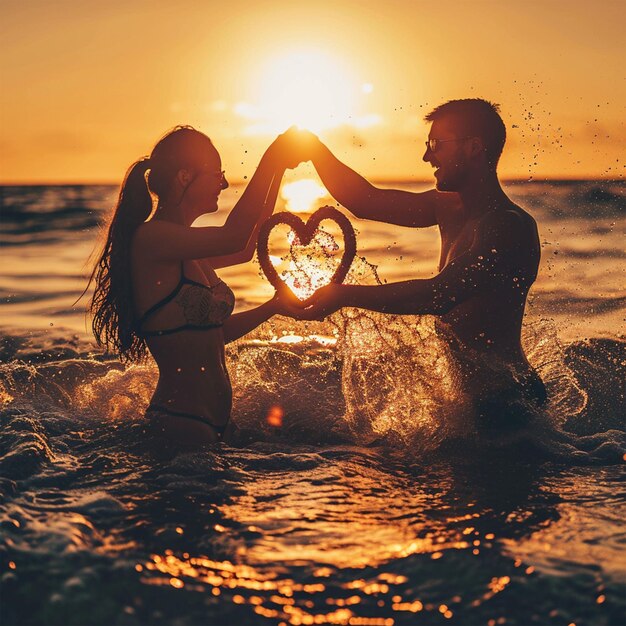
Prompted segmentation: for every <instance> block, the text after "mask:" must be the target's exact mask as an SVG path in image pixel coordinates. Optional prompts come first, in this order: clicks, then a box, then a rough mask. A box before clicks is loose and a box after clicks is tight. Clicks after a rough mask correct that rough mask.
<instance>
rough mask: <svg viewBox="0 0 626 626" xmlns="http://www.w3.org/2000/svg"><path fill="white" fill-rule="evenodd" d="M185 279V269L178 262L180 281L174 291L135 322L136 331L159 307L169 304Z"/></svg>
mask: <svg viewBox="0 0 626 626" xmlns="http://www.w3.org/2000/svg"><path fill="white" fill-rule="evenodd" d="M186 280H187V277H186V276H185V268H184V265H183V262H182V261H181V262H180V279H179V281H178V285H176V287H174V290H173V291H172V292H171V293H170V294H169V295H167V296H165V298H162V299H161V300H159V301H158V302H157V303H156V304H153V305H152V306H151V307H150V308H149V309H148V310H147V311H146V312H145V313H144V314H143V315H142V316H141V317H140V318H139V320H138V321H137V323H136V327H137V329H141V327H142V326H143V324H144V322H145V321H146V319H148V318H149V317H150V316H151V315H152V314H153V313H155V312H156V311H158V310H159V309H160V308H161V307H163V306H165V305H166V304H167V303H168V302H171V301H172V300H173V299H174V298H175V297H176V296H177V295H178V293H179V291H180V290H181V289H182V288H183V285H184V284H185V282H186Z"/></svg>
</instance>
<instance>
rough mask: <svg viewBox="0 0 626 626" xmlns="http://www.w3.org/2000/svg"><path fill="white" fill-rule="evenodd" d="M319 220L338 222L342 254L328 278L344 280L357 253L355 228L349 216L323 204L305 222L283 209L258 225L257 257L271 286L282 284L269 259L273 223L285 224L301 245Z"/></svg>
mask: <svg viewBox="0 0 626 626" xmlns="http://www.w3.org/2000/svg"><path fill="white" fill-rule="evenodd" d="M322 220H333V221H334V222H336V223H337V224H338V225H339V228H340V229H341V232H342V234H343V241H344V251H343V256H342V257H341V261H340V262H339V266H338V267H337V269H336V270H335V273H334V274H333V275H332V277H331V279H330V281H329V282H332V283H339V284H340V283H342V282H343V280H344V279H345V277H346V275H347V274H348V270H349V269H350V266H351V265H352V261H353V260H354V257H355V255H356V235H355V234H354V228H352V224H351V223H350V220H349V219H348V218H347V217H346V216H345V215H344V214H343V213H341V212H340V211H338V210H337V209H335V208H334V207H332V206H324V207H322V208H320V209H318V210H317V211H315V213H313V215H311V217H310V218H309V219H308V221H307V222H306V224H305V223H304V222H303V221H302V220H301V219H300V218H299V217H298V216H297V215H294V214H293V213H289V212H287V211H285V212H282V213H275V214H274V215H272V217H270V218H269V219H268V220H266V221H265V222H264V223H263V225H262V226H261V229H260V231H259V239H258V242H257V254H258V257H259V263H260V264H261V269H262V270H263V273H264V274H265V276H266V277H267V280H269V282H270V283H271V284H272V286H273V287H274V289H276V290H278V289H279V288H281V287H283V286H284V285H285V283H284V281H283V280H282V279H281V277H280V276H279V275H278V272H277V271H276V268H275V267H274V266H273V265H272V262H271V261H270V255H269V250H268V246H269V237H270V232H271V231H272V229H273V228H274V227H275V226H278V225H281V224H286V225H287V226H289V227H290V228H291V230H293V232H294V233H295V235H296V236H297V237H298V240H299V243H300V245H302V246H307V245H308V244H309V243H311V240H312V239H313V237H314V235H315V233H316V231H317V229H318V227H319V224H320V222H321V221H322ZM296 295H297V294H296Z"/></svg>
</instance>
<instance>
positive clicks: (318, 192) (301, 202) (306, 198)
mask: <svg viewBox="0 0 626 626" xmlns="http://www.w3.org/2000/svg"><path fill="white" fill-rule="evenodd" d="M280 194H281V196H282V197H283V199H284V200H285V202H286V205H287V206H286V208H287V210H288V211H291V212H292V213H306V212H312V211H313V210H314V206H313V204H314V203H315V202H317V201H318V200H321V199H322V198H326V197H327V196H328V192H327V191H326V189H325V188H324V187H322V185H320V184H319V183H317V182H316V181H314V180H311V179H310V178H305V179H303V180H296V181H294V182H292V183H287V184H286V185H284V186H283V187H282V189H281V190H280Z"/></svg>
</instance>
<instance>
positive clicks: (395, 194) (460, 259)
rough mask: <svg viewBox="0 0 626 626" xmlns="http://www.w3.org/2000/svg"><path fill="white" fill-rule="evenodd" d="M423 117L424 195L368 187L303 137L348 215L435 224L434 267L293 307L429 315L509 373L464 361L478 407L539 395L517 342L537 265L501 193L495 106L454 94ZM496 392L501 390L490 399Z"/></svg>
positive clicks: (530, 226)
mask: <svg viewBox="0 0 626 626" xmlns="http://www.w3.org/2000/svg"><path fill="white" fill-rule="evenodd" d="M426 120H427V121H429V122H431V123H432V126H431V128H430V133H429V135H428V141H426V151H425V153H424V156H423V159H424V161H426V162H427V163H430V164H431V165H432V166H433V167H434V168H435V179H436V189H433V190H430V191H427V192H424V193H412V192H408V191H401V190H393V189H379V188H376V187H374V186H373V185H371V184H370V183H369V182H368V181H366V180H365V179H364V178H363V177H362V176H360V175H359V174H357V173H356V172H354V171H353V170H351V169H350V168H349V167H347V166H346V165H345V164H343V163H341V162H340V161H339V160H338V159H337V158H336V157H335V156H334V155H333V154H332V153H331V152H330V150H328V148H326V146H324V145H323V144H322V143H321V142H320V141H319V140H318V139H317V138H316V137H315V136H314V135H310V134H309V135H308V136H307V142H308V143H309V144H310V145H309V146H308V149H309V150H310V153H309V156H310V157H311V160H312V161H313V164H314V165H315V168H316V170H317V172H318V174H319V176H320V178H321V179H322V181H323V183H324V185H325V186H326V188H327V189H328V191H329V192H330V193H331V194H332V196H333V197H334V198H336V199H337V200H338V201H339V202H340V203H341V204H342V205H343V206H345V207H346V208H347V209H348V210H350V211H351V212H352V213H353V214H354V215H355V216H357V217H359V218H363V219H370V220H376V221H379V222H386V223H389V224H397V225H399V226H408V227H414V228H423V227H428V226H434V225H437V226H438V227H439V232H440V235H441V257H440V260H439V273H438V274H437V275H436V276H434V277H433V278H429V279H416V280H407V281H402V282H397V283H390V284H385V285H374V286H361V285H334V284H331V285H328V286H326V287H324V288H323V289H320V290H319V291H318V292H317V293H315V294H314V295H313V296H312V297H311V298H310V299H309V300H307V301H305V303H303V306H305V307H306V308H304V309H303V310H301V311H300V312H298V311H296V310H295V309H294V310H293V311H292V312H293V315H294V317H297V318H299V319H319V318H321V317H325V316H326V315H328V314H330V313H332V312H334V311H336V310H337V309H339V308H341V307H359V308H363V309H369V310H371V311H379V312H382V313H391V314H410V315H423V314H431V315H436V316H438V317H439V318H440V319H441V322H443V327H444V328H446V329H447V330H448V331H450V333H451V341H452V346H453V347H456V352H457V353H463V352H472V353H474V354H477V355H479V360H480V358H483V359H484V360H485V361H487V362H489V363H490V367H491V366H493V365H497V366H498V367H499V369H500V370H501V371H502V372H507V373H508V374H507V375H506V376H505V377H504V379H507V380H508V383H507V384H506V385H504V383H503V382H502V380H504V379H501V380H500V382H498V383H494V380H493V376H491V375H490V374H487V373H485V372H483V374H482V375H481V374H480V372H479V371H478V370H479V369H480V368H478V367H476V366H474V365H473V366H470V367H466V368H465V379H466V382H467V384H468V387H469V388H470V389H471V390H473V392H474V395H475V397H476V398H477V401H478V405H479V413H484V414H486V413H493V412H494V410H493V409H496V410H495V412H496V413H501V409H502V407H503V406H507V405H508V404H509V402H508V400H509V399H511V398H512V397H513V396H516V397H517V396H520V395H522V396H524V395H525V396H526V397H527V398H528V397H530V398H532V399H534V400H535V401H537V402H540V403H541V402H543V401H544V400H545V389H544V387H543V384H542V383H541V380H540V379H539V377H538V376H537V375H536V373H535V372H534V370H533V369H532V368H531V366H530V365H529V363H528V361H527V359H526V356H525V354H524V351H523V349H522V345H521V328H522V318H523V315H524V306H525V304H526V297H527V295H528V290H529V289H530V286H531V285H532V284H533V282H534V281H535V278H536V276H537V269H538V266H539V259H540V244H539V237H538V233H537V225H536V223H535V221H534V219H533V218H532V217H531V216H530V215H529V214H528V213H526V212H525V211H524V210H522V209H521V208H520V207H519V206H517V205H516V204H514V203H513V202H512V201H511V200H510V199H509V198H508V197H507V195H506V194H505V192H504V191H503V190H502V187H501V185H500V182H499V180H498V176H497V172H496V167H497V164H498V160H499V157H500V154H501V153H502V149H503V146H504V142H505V139H506V130H505V126H504V123H503V121H502V118H501V117H500V115H499V113H498V106H497V105H494V104H492V103H490V102H487V101H485V100H481V99H474V98H472V99H465V100H452V101H450V102H446V103H445V104H442V105H441V106H439V107H437V108H436V109H434V110H433V111H432V112H431V113H429V114H428V115H427V116H426ZM465 360H466V361H467V359H465ZM507 376H508V378H507ZM504 387H506V388H504ZM494 394H495V395H497V396H498V397H499V398H500V401H499V402H497V403H496V405H497V406H496V405H494V404H493V398H494V397H495V396H494ZM502 400H504V402H502ZM489 407H490V408H489ZM498 407H499V408H498Z"/></svg>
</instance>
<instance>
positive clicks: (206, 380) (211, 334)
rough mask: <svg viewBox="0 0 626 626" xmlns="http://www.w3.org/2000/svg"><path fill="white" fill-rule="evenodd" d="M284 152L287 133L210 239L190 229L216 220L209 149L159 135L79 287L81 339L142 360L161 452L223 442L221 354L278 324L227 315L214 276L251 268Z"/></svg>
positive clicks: (226, 411)
mask: <svg viewBox="0 0 626 626" xmlns="http://www.w3.org/2000/svg"><path fill="white" fill-rule="evenodd" d="M288 143H289V131H288V132H287V133H285V134H284V135H281V136H280V137H278V139H276V141H274V143H273V144H272V145H271V146H270V147H269V148H268V150H267V151H266V152H265V154H264V155H263V157H262V159H261V161H260V163H259V166H258V168H257V170H256V172H255V174H254V176H253V177H252V179H251V180H250V183H249V184H248V186H247V188H246V190H245V191H244V193H243V195H242V196H241V198H240V199H239V201H238V202H237V204H236V205H235V207H234V208H233V210H232V211H231V213H230V215H229V216H228V219H227V220H226V223H225V224H224V226H221V227H203V228H191V224H192V223H193V222H194V220H195V219H196V218H197V217H198V216H200V215H202V214H204V213H210V212H214V211H217V200H218V197H219V194H220V192H221V191H222V190H223V189H226V188H227V187H228V181H227V180H226V176H225V175H224V171H223V170H222V163H221V160H220V155H219V154H218V152H217V150H216V149H215V147H214V146H213V144H212V143H211V140H210V139H209V138H208V137H207V136H206V135H204V134H202V133H200V132H198V131H197V130H194V129H193V128H191V127H186V126H184V127H177V128H175V129H174V130H172V131H171V132H169V133H168V134H167V135H165V136H164V137H163V138H162V139H161V140H160V141H159V142H158V143H157V144H156V145H155V147H154V149H153V150H152V153H151V155H150V157H148V158H142V159H140V160H139V161H137V162H136V163H134V164H133V165H132V166H131V167H130V169H129V170H128V172H127V174H126V178H125V179H124V182H123V184H122V188H121V191H120V195H119V200H118V203H117V207H116V209H115V213H114V215H113V219H112V221H111V224H110V226H109V230H108V236H107V239H106V243H105V246H104V251H103V252H102V255H101V256H100V259H99V260H98V262H97V264H96V266H95V268H94V271H93V273H92V276H91V280H93V279H94V278H95V282H96V287H95V292H94V296H93V300H92V302H91V306H90V311H91V313H92V314H93V331H94V335H95V337H96V341H97V343H98V345H100V346H103V347H105V348H107V349H109V350H111V349H112V350H115V351H116V352H118V354H119V355H120V357H121V358H122V360H125V361H137V360H141V359H142V358H143V357H145V355H146V350H149V351H150V354H152V356H153V357H154V360H155V361H156V363H157V365H158V368H159V381H158V384H157V387H156V390H155V392H154V395H153V396H152V399H151V402H150V406H149V408H148V411H147V413H146V415H147V416H148V417H149V419H150V425H151V427H152V428H153V429H154V430H155V432H157V433H158V434H160V435H162V436H164V437H166V438H167V439H170V440H172V441H175V442H178V443H181V444H191V445H202V444H207V443H214V442H216V441H218V440H220V439H221V438H222V437H223V435H224V432H225V430H226V427H227V425H228V422H229V418H230V411H231V400H232V392H231V385H230V380H229V377H228V372H227V370H226V362H225V355H224V344H225V343H228V342H230V341H233V340H235V339H237V338H239V337H241V336H242V335H244V334H246V333H247V332H249V331H250V330H252V329H254V328H256V327H257V326H258V325H259V324H261V323H263V322H264V321H266V320H267V319H269V318H270V317H271V316H272V315H274V314H275V313H276V312H278V305H279V301H278V298H277V296H274V298H272V299H271V300H269V301H267V302H265V303H264V304H262V305H261V306H259V307H257V308H255V309H252V310H249V311H246V312H244V313H238V314H236V315H232V311H233V307H234V301H235V298H234V295H233V292H232V291H231V290H230V289H229V288H228V286H227V285H226V284H225V283H224V282H223V281H221V280H220V279H219V278H218V276H217V274H216V273H215V270H216V269H218V268H220V267H226V266H229V265H236V264H238V263H244V262H246V261H249V260H250V259H251V258H252V255H253V253H254V249H255V244H256V238H257V231H258V227H259V225H260V223H261V222H262V221H263V220H265V219H266V218H267V217H269V215H271V213H272V211H273V209H274V204H275V201H276V196H277V191H278V188H279V186H280V181H281V178H282V175H283V173H284V171H285V168H286V167H295V165H297V162H296V161H294V160H293V158H291V159H290V161H288V157H287V153H288V149H287V148H288V146H287V144H288ZM146 174H147V176H146ZM146 183H147V184H146ZM150 192H152V194H153V195H154V196H156V199H157V204H156V209H154V213H153V200H152V197H151V195H150ZM90 282H91V281H90Z"/></svg>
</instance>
